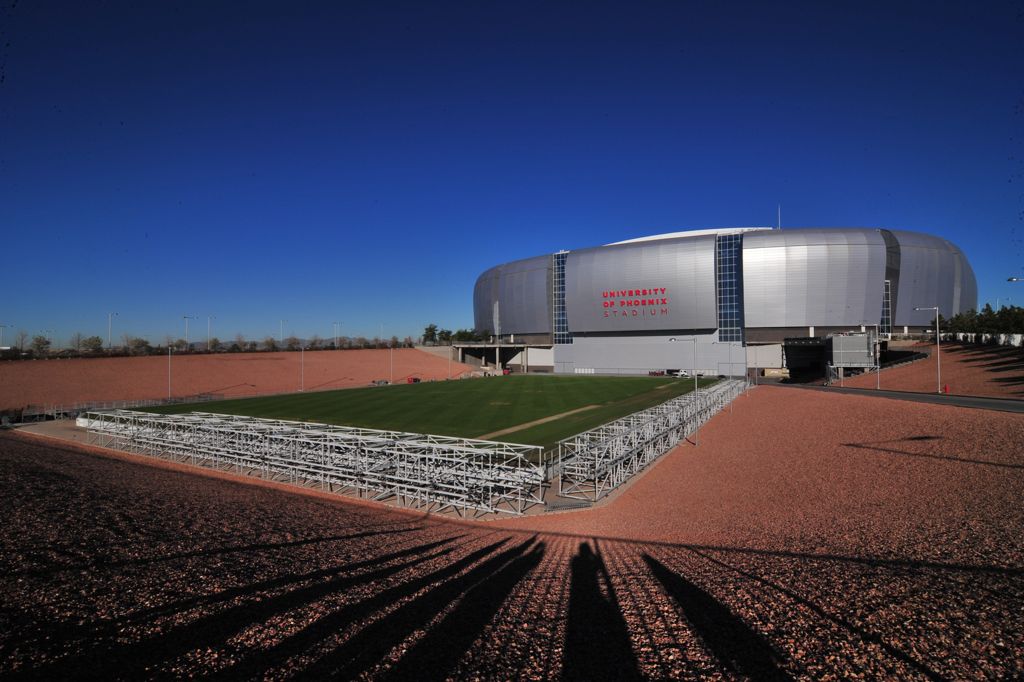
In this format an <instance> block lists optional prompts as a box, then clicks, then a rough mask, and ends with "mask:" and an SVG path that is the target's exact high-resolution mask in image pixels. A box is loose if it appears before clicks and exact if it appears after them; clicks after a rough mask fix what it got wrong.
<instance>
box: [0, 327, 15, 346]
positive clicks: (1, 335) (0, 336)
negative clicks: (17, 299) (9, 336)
mask: <svg viewBox="0 0 1024 682" xmlns="http://www.w3.org/2000/svg"><path fill="white" fill-rule="evenodd" d="M13 326H14V325H13V324H0V348H3V346H4V330H5V329H7V328H8V327H13Z"/></svg>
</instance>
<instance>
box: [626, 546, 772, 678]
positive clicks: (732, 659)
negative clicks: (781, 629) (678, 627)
mask: <svg viewBox="0 0 1024 682" xmlns="http://www.w3.org/2000/svg"><path fill="white" fill-rule="evenodd" d="M643 560H644V562H646V563H647V566H648V568H650V569H651V573H653V574H654V577H655V578H657V579H658V582H660V583H661V584H662V586H663V587H664V588H665V591H666V592H668V594H669V595H670V596H671V597H672V599H673V600H675V602H676V604H677V605H678V606H679V609H680V611H681V612H682V615H683V617H684V618H685V619H686V621H687V622H688V623H689V624H690V625H691V626H692V627H693V631H694V634H696V635H697V636H698V637H699V638H700V639H701V641H702V642H703V643H704V644H705V646H707V648H708V649H709V650H710V651H711V652H712V653H713V654H714V655H715V657H716V658H717V659H718V661H719V662H720V663H721V664H722V665H723V667H725V668H726V669H727V670H728V671H729V672H730V673H733V674H737V675H746V676H749V677H750V678H751V679H755V680H790V679H792V676H791V675H789V673H787V672H786V671H785V670H783V669H782V668H780V667H779V664H780V663H781V661H782V657H781V656H780V655H779V653H778V652H777V651H775V649H773V648H772V646H771V645H770V644H769V643H768V641H767V640H766V639H765V638H764V637H762V636H761V635H760V634H758V633H757V632H756V631H755V630H753V629H751V628H750V627H749V626H747V624H746V623H744V622H743V621H742V620H740V619H739V618H737V617H736V616H735V615H733V613H732V611H730V610H729V608H728V607H727V606H725V605H724V604H722V603H720V602H719V601H718V600H716V599H715V598H714V597H712V596H711V595H710V594H708V593H707V592H705V591H704V590H702V589H701V588H700V587H698V586H697V585H695V584H694V583H692V582H690V581H688V580H687V579H686V578H684V577H683V576H681V575H679V574H678V573H675V572H673V571H670V570H669V569H667V568H665V566H664V565H663V564H662V563H661V562H659V561H658V560H657V559H655V558H653V557H652V556H651V555H650V554H644V555H643Z"/></svg>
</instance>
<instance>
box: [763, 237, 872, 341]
mask: <svg viewBox="0 0 1024 682" xmlns="http://www.w3.org/2000/svg"><path fill="white" fill-rule="evenodd" d="M885 262H886V252H885V241H884V240H883V239H882V236H881V235H880V234H879V232H878V231H877V230H873V229H859V228H858V229H809V230H803V229H801V230H772V231H763V232H753V233H749V234H745V235H743V285H744V286H743V297H744V319H745V325H746V326H747V327H811V326H821V327H828V326H845V325H855V324H856V325H859V324H874V323H876V322H878V320H879V318H880V316H881V310H882V295H883V293H884V282H885Z"/></svg>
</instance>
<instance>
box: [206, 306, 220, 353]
mask: <svg viewBox="0 0 1024 682" xmlns="http://www.w3.org/2000/svg"><path fill="white" fill-rule="evenodd" d="M216 319H217V318H216V317H215V316H214V315H207V316H206V352H207V353H209V352H210V338H211V336H210V320H216Z"/></svg>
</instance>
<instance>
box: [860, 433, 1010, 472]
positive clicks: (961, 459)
mask: <svg viewBox="0 0 1024 682" xmlns="http://www.w3.org/2000/svg"><path fill="white" fill-rule="evenodd" d="M908 440H909V439H908ZM840 445H842V446H843V447H844V448H856V449H858V450H872V451H874V452H885V453H888V454H890V455H901V456H903V457H919V458H921V459H937V460H941V461H945V462H959V463H961V464H978V465H980V466H989V467H999V468H1001V469H1024V464H1004V463H1002V462H990V461H987V460H984V459H970V458H967V457H949V456H947V455H933V454H930V453H927V452H911V451H909V450H897V449H896V448H883V447H880V446H879V445H875V444H873V443H840Z"/></svg>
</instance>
